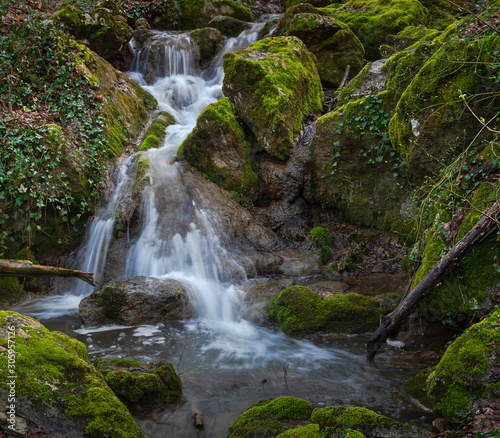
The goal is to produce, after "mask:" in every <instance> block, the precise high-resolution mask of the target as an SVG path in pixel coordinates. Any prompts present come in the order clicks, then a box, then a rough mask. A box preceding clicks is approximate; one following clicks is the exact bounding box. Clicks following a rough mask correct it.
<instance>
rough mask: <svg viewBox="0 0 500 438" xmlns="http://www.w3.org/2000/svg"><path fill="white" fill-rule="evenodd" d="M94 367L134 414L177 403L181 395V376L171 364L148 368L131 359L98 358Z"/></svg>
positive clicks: (159, 363) (160, 363) (154, 364)
mask: <svg viewBox="0 0 500 438" xmlns="http://www.w3.org/2000/svg"><path fill="white" fill-rule="evenodd" d="M95 367H96V368H97V369H98V370H99V371H100V372H101V373H102V374H103V376H104V380H105V381H106V383H107V384H108V385H109V387H110V388H111V389H112V390H113V392H114V393H115V394H116V395H117V396H118V398H119V399H120V400H121V401H122V402H123V403H124V404H125V405H126V406H127V407H129V408H130V409H132V410H133V411H134V412H146V411H151V410H154V409H158V408H165V407H167V406H168V405H169V404H172V403H178V402H179V401H180V399H181V395H182V384H181V379H180V377H179V375H178V374H177V373H176V372H175V370H174V367H173V366H172V364H171V363H170V362H167V361H164V360H158V361H155V362H151V363H149V364H148V365H143V364H141V363H139V362H136V361H133V360H128V359H101V358H100V359H96V361H95Z"/></svg>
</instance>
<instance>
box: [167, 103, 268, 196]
mask: <svg viewBox="0 0 500 438" xmlns="http://www.w3.org/2000/svg"><path fill="white" fill-rule="evenodd" d="M177 157H178V158H179V159H181V160H186V161H187V162H188V163H189V164H191V165H192V166H193V167H194V168H195V169H197V170H199V171H200V172H201V173H203V174H204V175H205V176H206V177H207V178H208V179H209V180H211V181H213V182H215V183H216V184H217V185H219V186H220V187H222V188H224V189H226V190H228V191H230V192H236V193H238V194H243V195H244V196H247V197H248V198H250V199H252V200H255V198H256V196H257V194H258V182H257V175H256V174H255V173H254V171H253V169H252V162H253V157H252V148H251V146H250V143H249V142H248V141H247V140H246V138H245V134H244V132H243V129H242V128H241V126H240V125H239V123H238V121H237V120H236V117H235V116H234V114H233V105H232V104H231V102H230V101H229V99H228V98H227V97H225V98H223V99H220V100H219V101H218V102H216V103H213V104H210V105H208V106H207V108H205V109H204V110H203V112H202V113H201V114H200V115H199V117H198V120H197V121H196V126H195V128H194V129H193V131H192V132H191V133H190V134H189V135H188V137H187V138H186V140H184V142H183V143H182V144H181V146H180V147H179V150H178V152H177Z"/></svg>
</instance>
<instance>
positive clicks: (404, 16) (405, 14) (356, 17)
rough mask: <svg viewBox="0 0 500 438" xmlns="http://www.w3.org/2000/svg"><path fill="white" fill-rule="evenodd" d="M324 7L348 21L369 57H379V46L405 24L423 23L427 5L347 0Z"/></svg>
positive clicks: (412, 1) (407, 1)
mask: <svg viewBox="0 0 500 438" xmlns="http://www.w3.org/2000/svg"><path fill="white" fill-rule="evenodd" d="M323 11H325V12H327V13H328V14H330V15H331V16H332V17H335V18H337V19H338V20H340V21H342V22H343V23H345V24H347V25H348V26H349V27H350V28H351V30H352V31H353V32H354V33H355V34H356V36H357V37H358V38H359V39H360V40H361V42H362V43H363V46H364V48H365V57H366V59H368V60H369V61H375V60H376V59H380V58H381V54H380V51H379V47H380V45H382V44H385V43H386V38H387V37H388V36H389V35H396V34H397V33H398V32H400V31H402V30H403V29H404V28H405V27H406V26H410V25H411V26H416V25H418V24H424V23H425V21H426V17H427V12H426V9H425V8H424V7H423V6H422V4H421V3H420V2H419V1H418V0H390V1H386V0H361V1H360V0H350V1H348V2H347V3H343V4H338V3H336V4H333V5H331V6H328V7H326V8H324V9H323Z"/></svg>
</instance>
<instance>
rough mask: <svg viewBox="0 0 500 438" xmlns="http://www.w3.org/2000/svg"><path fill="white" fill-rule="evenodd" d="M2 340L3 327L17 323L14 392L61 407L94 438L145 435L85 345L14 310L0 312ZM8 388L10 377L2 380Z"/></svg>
mask: <svg viewBox="0 0 500 438" xmlns="http://www.w3.org/2000/svg"><path fill="white" fill-rule="evenodd" d="M0 322H1V323H2V328H3V329H4V331H3V332H2V334H3V336H2V337H3V338H4V339H2V341H3V342H5V343H6V342H7V341H6V340H5V336H6V332H5V330H6V329H5V327H6V326H10V325H14V326H15V327H16V333H17V335H16V338H15V340H16V346H15V351H16V372H17V374H18V375H20V376H22V378H21V379H17V381H16V391H17V392H16V395H17V396H18V397H22V396H23V397H28V398H29V399H30V400H32V401H33V403H35V404H36V405H38V406H39V408H40V409H42V410H44V409H47V408H49V409H50V407H51V406H54V407H55V406H59V409H62V411H63V412H65V414H66V415H67V416H68V417H69V418H72V419H73V420H74V421H75V422H76V423H77V424H81V425H82V426H83V428H84V430H85V433H86V436H89V437H95V438H104V437H107V438H125V437H127V438H139V437H143V434H142V432H141V431H140V429H139V427H138V426H137V424H136V423H135V422H134V420H133V418H132V416H131V415H130V413H129V412H128V411H127V409H126V408H125V406H124V405H123V404H122V403H121V402H120V401H119V400H118V398H116V396H115V395H114V394H113V393H112V391H111V390H110V389H109V387H108V386H107V385H106V384H105V382H104V381H103V379H102V376H101V375H100V373H98V372H97V371H96V369H95V368H94V367H93V366H92V365H91V364H90V363H89V362H88V354H87V349H86V347H85V346H84V345H83V344H82V343H81V342H79V341H77V340H75V339H72V338H70V337H68V336H66V335H64V334H62V333H59V332H51V331H49V330H47V329H46V328H45V327H43V326H42V325H41V324H39V323H38V322H36V321H35V320H33V319H31V318H28V317H24V316H22V315H19V314H18V313H15V312H0ZM7 359H8V358H7V350H4V351H3V352H1V353H0V367H1V368H2V369H4V370H5V369H7ZM0 386H1V387H2V389H4V390H8V387H7V382H6V381H3V382H0Z"/></svg>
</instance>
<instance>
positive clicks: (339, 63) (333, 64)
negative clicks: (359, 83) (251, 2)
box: [275, 4, 365, 88]
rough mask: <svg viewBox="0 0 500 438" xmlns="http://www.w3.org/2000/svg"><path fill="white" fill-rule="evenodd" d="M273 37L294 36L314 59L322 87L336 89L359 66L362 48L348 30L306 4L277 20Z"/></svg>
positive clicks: (362, 53)
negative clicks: (347, 71)
mask: <svg viewBox="0 0 500 438" xmlns="http://www.w3.org/2000/svg"><path fill="white" fill-rule="evenodd" d="M275 34H276V35H286V36H295V37H297V38H299V39H300V40H301V41H303V42H304V44H305V45H306V47H307V49H308V50H309V51H310V52H311V53H313V54H314V55H315V56H316V61H317V66H318V73H319V76H320V78H321V81H322V82H323V84H324V85H325V86H327V87H333V88H337V87H338V86H339V85H340V83H341V82H342V79H343V77H344V74H345V70H346V68H347V66H349V67H350V75H351V77H353V76H355V75H356V74H357V73H358V72H359V71H360V70H361V67H362V66H363V63H364V54H365V49H364V48H363V45H362V44H361V41H359V39H358V37H357V36H356V35H354V33H353V32H352V30H351V29H349V27H348V26H347V25H346V24H344V23H341V22H340V21H339V20H337V19H335V18H333V17H331V16H329V15H328V14H327V13H326V12H324V11H320V10H318V9H316V8H314V7H313V6H311V5H309V4H301V5H298V6H294V7H291V8H289V9H288V10H287V11H286V13H285V15H284V16H283V18H282V19H281V20H280V22H279V24H278V27H277V29H276V32H275Z"/></svg>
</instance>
